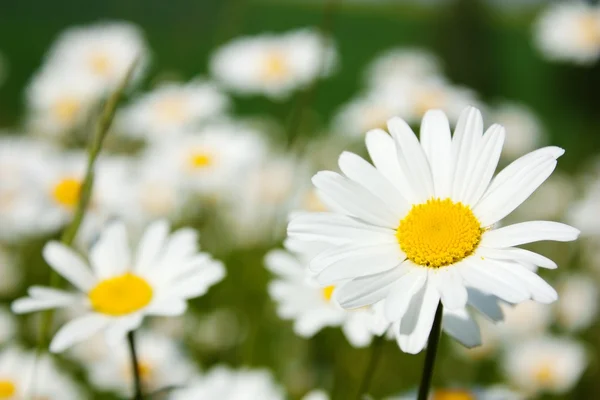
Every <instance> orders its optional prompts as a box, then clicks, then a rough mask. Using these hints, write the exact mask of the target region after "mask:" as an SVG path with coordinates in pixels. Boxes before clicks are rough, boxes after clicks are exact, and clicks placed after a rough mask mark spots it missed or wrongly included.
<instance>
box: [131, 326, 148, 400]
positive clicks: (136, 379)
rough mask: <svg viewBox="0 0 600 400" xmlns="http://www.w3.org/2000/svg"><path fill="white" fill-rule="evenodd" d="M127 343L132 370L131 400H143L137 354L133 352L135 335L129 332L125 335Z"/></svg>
mask: <svg viewBox="0 0 600 400" xmlns="http://www.w3.org/2000/svg"><path fill="white" fill-rule="evenodd" d="M127 343H129V353H130V355H131V369H132V370H133V371H132V372H133V389H134V392H133V393H134V394H133V400H143V399H144V396H143V395H142V379H141V377H140V365H139V363H138V358H137V353H136V351H135V333H134V331H130V332H129V333H128V334H127Z"/></svg>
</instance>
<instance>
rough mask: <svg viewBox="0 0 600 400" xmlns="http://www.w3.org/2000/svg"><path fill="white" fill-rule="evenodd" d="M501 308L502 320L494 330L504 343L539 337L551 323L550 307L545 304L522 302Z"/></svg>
mask: <svg viewBox="0 0 600 400" xmlns="http://www.w3.org/2000/svg"><path fill="white" fill-rule="evenodd" d="M561 301H562V299H561ZM501 307H502V312H503V314H504V320H503V321H502V322H501V323H499V324H498V325H496V327H495V328H496V329H497V330H498V331H499V332H500V336H501V338H502V339H503V340H504V341H505V342H511V341H517V340H522V339H524V338H527V337H535V336H539V335H541V334H543V333H544V332H545V331H546V330H547V329H548V328H549V327H550V324H551V323H552V307H551V306H549V305H547V304H540V303H537V302H535V301H524V302H522V303H520V304H516V305H509V304H502V305H501Z"/></svg>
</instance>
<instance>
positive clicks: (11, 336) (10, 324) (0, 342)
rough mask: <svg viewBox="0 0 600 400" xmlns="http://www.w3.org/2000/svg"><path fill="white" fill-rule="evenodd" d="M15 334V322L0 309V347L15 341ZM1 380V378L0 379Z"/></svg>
mask: <svg viewBox="0 0 600 400" xmlns="http://www.w3.org/2000/svg"><path fill="white" fill-rule="evenodd" d="M0 263H2V254H1V253H0ZM16 332H17V321H16V320H15V316H14V314H13V313H11V312H10V310H9V309H8V308H6V307H4V306H1V307H0V346H4V345H5V344H6V343H8V342H12V341H13V340H15V337H16ZM0 379H1V377H0Z"/></svg>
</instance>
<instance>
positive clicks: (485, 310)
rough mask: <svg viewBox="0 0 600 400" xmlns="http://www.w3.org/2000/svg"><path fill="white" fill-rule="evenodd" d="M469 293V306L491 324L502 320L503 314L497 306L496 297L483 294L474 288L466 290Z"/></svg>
mask: <svg viewBox="0 0 600 400" xmlns="http://www.w3.org/2000/svg"><path fill="white" fill-rule="evenodd" d="M467 292H468V293H469V300H468V302H469V304H470V305H471V306H473V308H475V309H476V310H477V311H479V312H480V313H482V314H483V315H485V316H486V317H487V318H489V319H490V320H491V321H493V322H499V321H502V320H503V319H504V312H503V311H502V308H501V307H500V305H499V304H498V302H499V300H498V298H497V297H496V296H493V295H490V294H486V293H483V292H481V291H479V290H477V289H474V288H467Z"/></svg>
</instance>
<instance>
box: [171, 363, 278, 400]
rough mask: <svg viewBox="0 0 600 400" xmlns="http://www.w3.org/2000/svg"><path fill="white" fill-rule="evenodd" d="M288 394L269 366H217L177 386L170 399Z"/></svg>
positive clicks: (233, 399)
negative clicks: (241, 367) (182, 387)
mask: <svg viewBox="0 0 600 400" xmlns="http://www.w3.org/2000/svg"><path fill="white" fill-rule="evenodd" d="M284 398H285V394H284V392H283V390H282V388H281V387H280V386H279V385H277V384H276V383H275V381H274V379H273V377H272V376H271V373H270V372H268V371H267V370H250V369H241V370H232V369H229V368H227V367H215V368H213V369H211V370H210V371H209V372H207V373H206V374H205V375H202V376H200V377H198V378H197V379H196V382H195V383H193V384H191V385H190V386H189V387H188V388H185V389H181V390H176V391H174V392H173V393H172V394H171V395H170V396H169V397H168V399H169V400H190V399H221V400H257V399H260V400H283V399H284Z"/></svg>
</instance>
